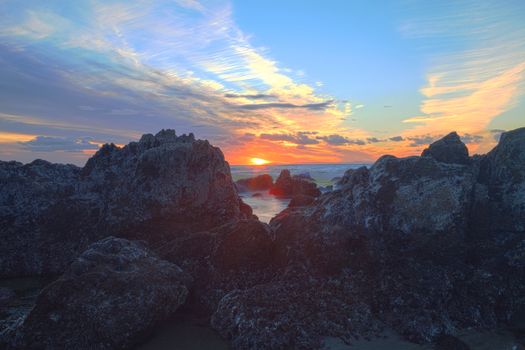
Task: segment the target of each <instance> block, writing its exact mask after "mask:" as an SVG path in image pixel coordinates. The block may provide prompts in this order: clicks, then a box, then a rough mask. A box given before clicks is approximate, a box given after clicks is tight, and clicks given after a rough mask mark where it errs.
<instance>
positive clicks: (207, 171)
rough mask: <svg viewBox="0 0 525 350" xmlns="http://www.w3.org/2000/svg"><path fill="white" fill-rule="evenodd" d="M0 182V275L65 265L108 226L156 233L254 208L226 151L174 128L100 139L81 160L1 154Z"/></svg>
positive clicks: (114, 231)
mask: <svg viewBox="0 0 525 350" xmlns="http://www.w3.org/2000/svg"><path fill="white" fill-rule="evenodd" d="M0 187H1V188H2V191H1V192H0V209H1V210H0V227H1V231H2V239H1V240H0V275H1V276H20V275H35V274H56V273H61V272H62V271H63V270H64V269H65V267H66V266H67V265H68V264H69V263H70V262H71V261H72V260H73V259H74V258H75V257H76V256H77V255H78V254H79V253H80V252H82V250H84V249H85V248H86V247H87V246H88V245H89V244H90V243H92V242H94V241H96V240H98V239H101V238H104V237H107V236H108V235H115V236H118V237H126V238H140V239H146V240H148V241H150V242H155V241H162V240H165V239H168V238H170V237H172V235H174V234H177V233H178V232H189V231H196V230H202V229H207V228H211V227H214V226H217V225H221V224H223V223H225V222H227V221H230V220H237V219H240V218H248V217H251V208H249V207H248V206H247V205H245V204H244V203H242V201H241V200H240V199H239V197H238V195H237V192H236V190H235V187H234V184H233V181H232V179H231V175H230V170H229V166H228V163H226V162H225V160H224V156H223V154H222V152H221V151H220V150H219V149H218V148H216V147H213V146H211V145H210V144H209V143H208V142H207V141H202V140H195V138H194V137H193V135H192V134H190V135H189V136H186V135H182V136H179V137H177V136H176V135H175V132H174V131H173V130H162V131H161V132H159V133H158V134H157V135H155V136H153V135H150V134H147V135H143V136H142V138H141V139H140V141H139V142H131V143H130V144H128V145H127V146H125V147H123V148H119V147H117V146H115V145H113V144H107V145H104V146H103V147H102V148H101V149H100V150H99V151H98V152H97V153H96V154H95V155H94V156H93V157H92V158H91V159H89V160H88V162H87V163H86V165H85V166H84V167H83V168H78V167H76V166H73V165H61V164H51V163H48V162H46V161H42V160H36V161H34V162H32V163H29V164H26V165H23V164H21V163H18V162H0ZM57 252H59V253H57Z"/></svg>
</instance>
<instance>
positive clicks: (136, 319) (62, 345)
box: [9, 237, 191, 349]
mask: <svg viewBox="0 0 525 350" xmlns="http://www.w3.org/2000/svg"><path fill="white" fill-rule="evenodd" d="M190 283H191V278H190V277H189V276H188V275H187V274H186V273H184V272H183V271H182V270H181V269H180V268H179V267H177V266H176V265H174V264H172V263H169V262H167V261H163V260H160V259H159V258H158V257H157V256H156V255H155V254H154V253H152V252H151V251H149V250H148V249H146V248H145V247H144V245H143V244H142V243H140V242H137V241H128V240H124V239H118V238H113V237H108V238H106V239H104V240H102V241H99V242H96V243H94V244H92V245H91V246H90V247H89V248H88V249H87V250H86V251H85V252H83V253H82V254H81V255H80V256H79V257H78V258H77V259H76V260H75V261H74V262H73V263H72V264H71V266H70V267H69V268H68V270H67V271H66V272H65V273H64V274H63V275H62V276H61V277H60V278H58V280H56V281H55V282H53V283H51V284H50V285H48V286H47V287H46V288H44V290H43V291H42V292H41V293H40V295H39V296H38V298H37V301H36V304H35V306H34V307H33V309H32V310H31V311H30V313H29V314H28V315H27V317H26V318H25V319H24V320H23V323H22V324H21V325H20V326H19V327H18V328H16V330H13V331H12V333H13V334H12V335H11V337H10V341H9V345H10V346H11V347H12V348H14V349H42V348H45V349H121V348H129V347H131V346H133V345H135V344H136V343H137V342H138V341H140V340H141V339H142V338H143V337H144V336H146V335H147V334H148V333H149V332H150V331H151V330H152V328H153V327H154V326H155V325H156V324H157V323H158V322H159V321H162V320H164V319H166V318H167V317H169V316H170V315H172V314H173V313H174V312H175V311H176V310H177V309H178V308H179V306H180V305H181V304H183V303H184V301H185V300H186V296H187V294H188V287H189V284H190Z"/></svg>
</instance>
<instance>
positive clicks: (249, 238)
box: [159, 219, 282, 318]
mask: <svg viewBox="0 0 525 350" xmlns="http://www.w3.org/2000/svg"><path fill="white" fill-rule="evenodd" d="M159 252H160V253H159V254H161V256H162V257H163V258H164V259H166V260H168V261H172V262H174V263H176V264H177V265H179V266H181V267H182V268H183V269H184V271H187V272H188V273H189V274H191V276H192V277H193V278H194V280H195V284H194V288H193V292H192V295H191V298H190V300H189V301H188V303H189V305H188V308H189V309H190V313H191V314H192V315H190V316H192V317H194V316H198V317H203V318H209V316H210V315H211V314H212V313H213V311H214V310H215V309H216V307H217V304H218V302H219V301H220V299H221V298H222V297H223V296H224V295H225V294H226V293H228V292H229V291H231V290H234V289H245V288H249V287H252V286H254V285H256V284H259V283H264V282H265V281H269V280H270V279H271V278H273V277H274V275H275V273H276V271H277V270H278V267H279V264H281V263H282V259H280V258H279V255H278V252H277V250H276V249H275V242H274V236H273V232H272V230H271V229H270V227H269V226H268V225H267V224H264V223H262V222H260V221H258V220H254V219H250V220H240V221H238V222H235V223H230V224H226V225H223V226H219V227H216V228H215V229H213V230H210V231H202V232H198V233H191V234H188V235H185V236H181V237H177V238H176V239H174V240H172V241H170V242H168V243H167V244H164V245H163V247H162V248H160V249H159Z"/></svg>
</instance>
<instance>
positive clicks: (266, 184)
mask: <svg viewBox="0 0 525 350" xmlns="http://www.w3.org/2000/svg"><path fill="white" fill-rule="evenodd" d="M235 185H236V186H237V189H238V190H239V191H265V190H269V189H270V188H271V187H272V186H273V178H272V177H271V175H268V174H263V175H258V176H255V177H251V178H248V179H240V180H237V181H236V182H235Z"/></svg>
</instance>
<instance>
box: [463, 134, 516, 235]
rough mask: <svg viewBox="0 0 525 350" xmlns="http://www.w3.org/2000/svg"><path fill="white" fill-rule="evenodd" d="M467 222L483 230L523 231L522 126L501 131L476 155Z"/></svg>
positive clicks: (474, 228)
mask: <svg viewBox="0 0 525 350" xmlns="http://www.w3.org/2000/svg"><path fill="white" fill-rule="evenodd" d="M478 162H479V178H478V182H477V184H476V187H475V202H474V204H473V210H472V219H471V225H472V226H473V230H476V231H477V232H479V233H478V234H481V232H484V233H485V234H487V233H489V232H502V233H504V232H515V233H517V232H524V231H525V128H520V129H516V130H513V131H509V132H505V133H503V134H502V135H501V137H500V141H499V143H498V145H497V146H496V147H495V148H494V149H493V150H492V151H490V152H489V153H488V154H487V155H486V156H483V157H480V158H479V159H478Z"/></svg>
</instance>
